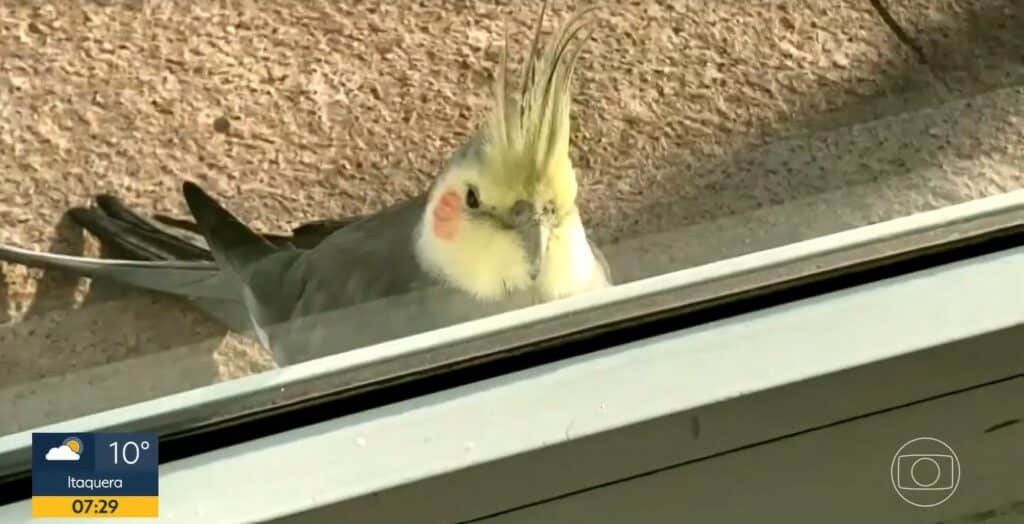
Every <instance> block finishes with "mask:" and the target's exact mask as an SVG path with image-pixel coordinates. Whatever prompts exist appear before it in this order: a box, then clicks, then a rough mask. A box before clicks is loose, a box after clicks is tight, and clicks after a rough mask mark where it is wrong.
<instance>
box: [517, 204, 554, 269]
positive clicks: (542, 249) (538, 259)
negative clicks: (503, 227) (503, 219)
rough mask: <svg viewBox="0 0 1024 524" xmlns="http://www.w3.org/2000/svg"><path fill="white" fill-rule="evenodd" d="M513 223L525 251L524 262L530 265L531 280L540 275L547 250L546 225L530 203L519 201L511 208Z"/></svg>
mask: <svg viewBox="0 0 1024 524" xmlns="http://www.w3.org/2000/svg"><path fill="white" fill-rule="evenodd" d="M512 220H513V223H514V224H515V228H516V231H518V233H519V238H520V239H521V241H522V243H523V250H524V251H526V262H527V263H528V264H529V265H530V267H529V275H530V279H531V280H536V279H537V277H538V276H539V275H540V268H541V265H542V264H543V263H544V256H545V255H547V249H548V233H549V231H548V225H547V224H546V223H545V222H544V221H543V220H542V217H541V216H539V215H538V214H537V209H536V207H535V206H534V205H533V203H532V202H528V201H526V200H520V201H518V202H516V204H515V206H514V207H513V216H512Z"/></svg>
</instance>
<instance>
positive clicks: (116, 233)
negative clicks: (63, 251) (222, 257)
mask: <svg viewBox="0 0 1024 524" xmlns="http://www.w3.org/2000/svg"><path fill="white" fill-rule="evenodd" d="M68 214H69V216H70V217H71V219H72V220H73V221H74V222H75V223H77V224H78V225H79V226H81V227H82V228H84V229H85V230H86V231H88V232H90V233H92V234H93V235H94V236H95V237H96V238H98V239H99V240H100V241H101V242H102V243H103V244H104V245H105V246H109V247H113V248H115V249H116V250H117V251H119V252H120V253H122V254H124V255H126V256H128V257H130V258H132V259H135V260H152V261H155V260H207V261H212V260H213V255H212V254H211V253H210V251H209V250H208V249H207V248H206V246H205V243H204V242H203V240H202V238H201V237H198V236H197V237H195V238H189V237H187V236H186V235H185V234H184V233H182V232H175V231H173V230H171V228H168V227H166V226H163V225H161V224H158V223H156V222H154V221H152V220H149V219H147V218H144V217H142V216H140V215H138V214H137V213H135V212H134V211H132V210H131V209H129V208H128V207H127V206H125V205H124V204H123V203H122V202H121V201H120V200H119V199H118V198H117V197H114V196H112V195H99V196H97V197H96V206H95V207H89V208H82V207H78V208H73V209H71V210H70V211H68Z"/></svg>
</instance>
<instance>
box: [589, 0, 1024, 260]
mask: <svg viewBox="0 0 1024 524" xmlns="http://www.w3.org/2000/svg"><path fill="white" fill-rule="evenodd" d="M937 4H950V5H952V6H957V7H956V8H955V9H952V8H951V11H952V12H953V13H955V15H956V16H946V17H939V16H936V17H934V18H932V19H930V22H931V24H930V25H925V24H926V23H927V22H928V21H929V20H921V19H916V20H917V26H915V27H913V28H906V30H907V32H908V33H909V34H910V36H912V37H914V38H915V40H917V41H918V42H921V44H920V46H921V47H922V48H923V49H924V50H925V53H926V56H927V60H928V64H926V65H922V64H920V63H918V62H917V61H916V60H915V59H914V57H913V55H909V54H906V53H903V54H902V56H906V57H907V60H906V62H905V63H904V64H902V68H901V69H900V70H898V71H896V72H895V73H893V74H890V75H888V76H883V77H880V78H878V79H877V81H878V87H877V89H875V91H874V93H872V94H871V95H870V96H868V97H865V99H863V100H862V101H859V102H855V103H853V104H850V105H847V106H844V107H842V108H839V109H838V110H836V111H832V112H830V113H827V114H802V115H797V118H794V119H793V120H792V121H790V122H784V123H780V124H779V125H777V126H775V127H774V129H764V130H762V131H761V132H760V133H759V135H760V136H752V137H750V138H749V140H748V143H747V145H746V146H745V147H739V148H736V149H735V150H733V151H731V152H730V153H729V154H728V156H725V157H721V156H718V157H715V156H700V155H699V154H696V155H695V154H693V153H692V152H674V153H673V154H672V156H673V157H674V160H677V161H674V162H672V165H673V167H671V168H669V169H667V170H666V172H665V173H663V174H661V175H660V176H657V177H656V178H655V181H654V183H653V186H652V188H651V189H650V190H649V191H647V192H646V195H645V198H643V202H637V203H628V204H627V205H625V206H622V207H621V208H619V209H617V211H618V215H617V216H616V219H615V220H610V221H609V222H611V223H610V224H606V223H602V224H593V225H592V226H591V227H594V228H595V230H596V232H597V235H598V238H599V239H600V240H601V241H602V242H603V243H609V244H610V243H616V242H618V241H619V240H620V239H622V238H630V237H635V236H637V235H649V234H652V233H656V232H663V231H668V230H671V229H675V228H679V227H685V226H687V225H692V224H698V223H704V222H709V221H712V220H716V219H719V218H722V217H727V216H732V215H744V214H748V213H751V212H753V211H755V210H758V209H761V208H764V207H767V206H773V205H779V204H782V203H785V202H788V201H796V200H802V199H807V198H813V197H815V196H816V195H820V194H822V193H826V192H830V191H836V190H841V189H843V188H848V187H852V186H858V185H863V184H869V183H879V182H880V181H881V180H880V179H881V178H883V177H886V176H890V177H898V176H901V175H904V174H909V173H913V172H918V171H925V170H929V169H941V168H943V167H944V164H946V163H948V162H949V160H950V159H949V157H948V155H944V154H942V153H943V150H944V149H946V148H945V147H944V145H943V144H935V145H934V147H917V148H913V147H911V148H904V147H902V146H903V145H904V144H906V142H907V140H906V139H908V138H909V139H912V140H911V141H913V140H916V139H917V138H918V137H913V136H911V137H907V136H877V137H875V142H876V143H875V144H874V145H873V146H869V145H868V144H863V145H862V147H860V149H862V151H861V153H862V154H866V156H863V157H862V158H861V159H860V161H861V162H862V165H859V166H858V165H854V166H850V165H849V163H850V161H851V160H853V159H851V158H850V156H849V153H850V150H851V149H853V148H852V147H851V145H850V144H843V143H835V144H830V143H828V141H824V142H820V141H819V142H817V143H816V142H815V140H814V137H813V136H812V135H811V133H816V132H821V131H825V130H828V129H835V128H837V127H841V126H848V125H856V124H860V123H864V122H868V121H872V120H875V119H878V118H885V117H889V116H892V115H897V114H900V113H903V112H907V111H914V110H919V109H922V108H925V107H928V106H933V105H936V104H940V103H943V102H949V101H951V100H953V99H956V98H961V97H965V96H971V95H977V94H980V93H982V92H986V91H991V90H994V89H998V88H1003V87H1009V86H1022V85H1024V52H1021V50H1022V49H1024V31H1021V30H1020V28H1021V27H1024V3H1022V2H1016V1H1014V0H997V1H993V2H967V1H961V2H953V1H947V2H937ZM936 9H937V8H936ZM917 12H918V10H914V14H917ZM899 15H900V13H897V14H895V15H894V16H896V17H897V20H900V19H914V18H913V17H912V16H911V14H907V13H904V14H903V16H899ZM879 23H880V24H881V23H882V21H881V18H879ZM889 42H890V43H891V44H892V45H897V46H898V45H901V44H900V43H899V42H898V41H897V40H895V39H891V40H889ZM886 54H887V55H892V56H901V53H900V52H899V51H898V50H895V49H894V50H892V51H891V52H889V53H886ZM982 72H984V73H982ZM908 86H917V88H916V89H914V90H910V91H908V90H907V89H906V88H907V87H908ZM947 86H953V87H952V88H951V89H950V88H947ZM971 109H972V108H971V104H970V103H969V102H968V103H967V104H966V106H965V107H964V108H963V110H961V111H959V112H958V115H959V116H960V118H958V119H957V120H956V121H955V122H951V123H950V124H951V125H953V126H954V127H953V128H952V129H950V130H948V131H942V132H941V133H942V134H943V135H945V137H948V138H950V139H955V140H957V141H962V142H964V144H963V146H964V150H965V151H966V153H963V154H966V155H974V156H976V157H983V156H985V155H988V154H998V153H1002V152H1005V150H1006V149H1007V148H1008V147H1012V146H1018V147H1020V144H1019V143H1016V144H1010V145H1009V146H1008V140H1010V141H1012V140H1013V137H1015V136H1020V135H1022V134H1024V130H1021V129H1013V128H1010V129H1007V126H1006V121H999V120H997V121H993V120H991V119H990V118H988V116H987V115H984V114H981V113H977V114H976V113H974V112H972V110H971ZM1008 109H1009V110H1014V109H1018V108H1016V107H1009V108H1008ZM780 129H798V130H807V131H804V132H799V133H788V132H786V131H782V132H779V130H780ZM924 131H925V132H926V133H927V132H928V130H924ZM920 138H921V139H922V140H928V139H929V137H928V136H921V137H920ZM932 138H934V137H932ZM780 139H784V140H786V139H788V141H789V146H788V147H791V148H792V149H793V151H792V153H793V159H792V161H790V160H788V159H787V158H776V159H775V161H773V162H771V163H772V164H774V165H773V166H771V169H764V167H763V163H764V158H765V151H766V150H768V149H771V147H770V146H769V147H766V144H767V143H769V142H773V143H774V142H777V141H778V140H780ZM896 145H899V146H900V147H899V150H890V151H885V149H886V148H890V149H893V148H894V146H896ZM880 150H881V151H880ZM781 153H782V154H783V155H785V152H784V151H783V152H781ZM771 154H778V153H774V152H773V153H771ZM874 155H878V157H880V158H872V156H874ZM961 156H962V155H961ZM878 160H881V161H883V162H885V163H888V164H890V165H879V164H877V161H878ZM807 161H809V163H807ZM892 163H896V165H891V164H892ZM837 168H839V170H840V171H841V172H840V173H837V172H836V171H837ZM1003 190H1004V191H1005V190H1008V189H1005V188H1004V189H1003ZM977 196H979V195H966V196H965V198H964V199H965V200H966V199H971V198H977ZM936 203H937V204H949V203H953V202H951V201H949V199H942V198H940V199H937V202H936ZM861 225H864V224H861ZM697 245H699V244H697Z"/></svg>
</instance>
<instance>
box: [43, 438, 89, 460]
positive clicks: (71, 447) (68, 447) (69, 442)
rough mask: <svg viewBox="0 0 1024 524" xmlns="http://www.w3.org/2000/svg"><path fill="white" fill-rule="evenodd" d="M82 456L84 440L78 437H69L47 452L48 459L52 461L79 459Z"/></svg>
mask: <svg viewBox="0 0 1024 524" xmlns="http://www.w3.org/2000/svg"><path fill="white" fill-rule="evenodd" d="M81 457H82V441H81V439H79V438H78V437H68V438H66V439H64V442H62V443H61V445H60V446H59V447H56V448H50V450H49V451H47V452H46V460H50V461H67V460H78V459H79V458H81Z"/></svg>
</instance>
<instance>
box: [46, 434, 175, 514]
mask: <svg viewBox="0 0 1024 524" xmlns="http://www.w3.org/2000/svg"><path fill="white" fill-rule="evenodd" d="M158 452H159V450H158V449H157V437H156V435H155V434H153V433H33V434H32V516H33V517H90V518H95V517H108V518H110V517H156V516H159V513H160V511H159V509H160V502H159V489H158V488H159V474H158V472H157V469H158V464H159V460H158V456H159V455H158Z"/></svg>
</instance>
